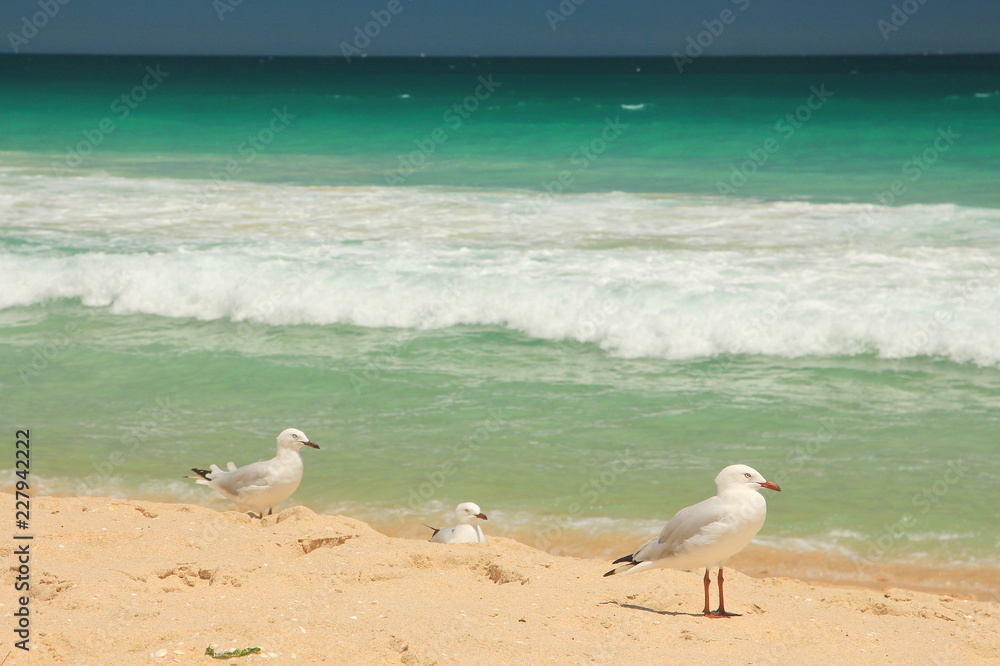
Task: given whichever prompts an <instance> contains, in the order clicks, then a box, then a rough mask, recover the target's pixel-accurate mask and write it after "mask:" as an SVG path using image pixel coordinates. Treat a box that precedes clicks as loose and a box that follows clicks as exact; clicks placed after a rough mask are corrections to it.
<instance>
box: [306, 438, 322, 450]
mask: <svg viewBox="0 0 1000 666" xmlns="http://www.w3.org/2000/svg"><path fill="white" fill-rule="evenodd" d="M303 444H304V445H305V446H311V447H313V448H314V449H318V448H319V444H317V443H316V442H313V441H311V440H310V441H308V442H303Z"/></svg>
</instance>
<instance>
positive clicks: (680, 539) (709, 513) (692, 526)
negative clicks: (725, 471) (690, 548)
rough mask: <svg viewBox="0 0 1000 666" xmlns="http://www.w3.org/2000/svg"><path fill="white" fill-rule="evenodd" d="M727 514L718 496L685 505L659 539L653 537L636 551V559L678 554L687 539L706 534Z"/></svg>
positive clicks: (655, 558)
mask: <svg viewBox="0 0 1000 666" xmlns="http://www.w3.org/2000/svg"><path fill="white" fill-rule="evenodd" d="M725 515H726V514H725V511H724V510H723V507H722V503H721V502H720V501H719V498H718V497H709V498H708V499H707V500H704V501H701V502H698V503H697V504H692V505H691V506H689V507H685V508H683V509H681V510H680V511H678V512H677V513H676V514H674V517H673V518H671V519H670V520H669V522H667V524H666V525H664V526H663V531H661V532H660V538H659V539H653V540H652V541H650V542H649V543H647V544H646V545H645V546H643V547H642V548H640V549H639V551H638V552H636V554H635V559H636V560H639V561H644V560H658V559H661V558H664V557H670V556H672V555H677V554H678V553H680V552H682V551H683V550H684V544H685V543H686V542H687V541H689V540H690V539H692V538H694V537H697V536H699V535H702V534H704V533H705V528H707V527H708V526H710V525H712V524H713V523H717V522H719V521H720V520H722V519H723V518H724V517H725Z"/></svg>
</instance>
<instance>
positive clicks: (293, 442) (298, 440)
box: [278, 428, 319, 451]
mask: <svg viewBox="0 0 1000 666" xmlns="http://www.w3.org/2000/svg"><path fill="white" fill-rule="evenodd" d="M278 446H280V447H281V448H283V449H292V450H293V451H298V450H299V449H301V448H302V447H303V446H311V447H312V448H314V449H318V448H319V445H318V444H317V443H316V442H312V441H309V438H308V437H306V434H305V433H304V432H302V431H301V430H299V429H298V428H288V429H287V430H282V431H281V434H280V435H278Z"/></svg>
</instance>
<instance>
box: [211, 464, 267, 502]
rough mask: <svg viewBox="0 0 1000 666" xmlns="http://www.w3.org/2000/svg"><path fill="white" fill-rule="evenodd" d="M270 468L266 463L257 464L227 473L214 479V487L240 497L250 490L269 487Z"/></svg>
mask: <svg viewBox="0 0 1000 666" xmlns="http://www.w3.org/2000/svg"><path fill="white" fill-rule="evenodd" d="M268 475H269V468H268V466H267V465H266V464H265V463H264V462H255V463H250V464H249V465H245V466H243V467H239V468H237V469H236V470H234V471H232V472H225V473H224V474H220V475H217V476H216V477H215V478H213V479H212V486H214V487H216V488H218V489H219V490H223V491H225V492H227V493H230V494H232V495H239V494H240V493H242V492H246V491H247V490H248V489H250V488H254V487H256V486H265V485H267V483H266V482H267V477H268Z"/></svg>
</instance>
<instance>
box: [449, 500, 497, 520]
mask: <svg viewBox="0 0 1000 666" xmlns="http://www.w3.org/2000/svg"><path fill="white" fill-rule="evenodd" d="M455 519H456V520H457V521H458V524H459V525H471V524H472V523H474V522H476V521H477V520H489V518H487V517H486V514H485V513H483V512H482V511H480V510H479V505H478V504H476V503H475V502H462V503H461V504H459V505H458V506H457V507H455Z"/></svg>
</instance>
